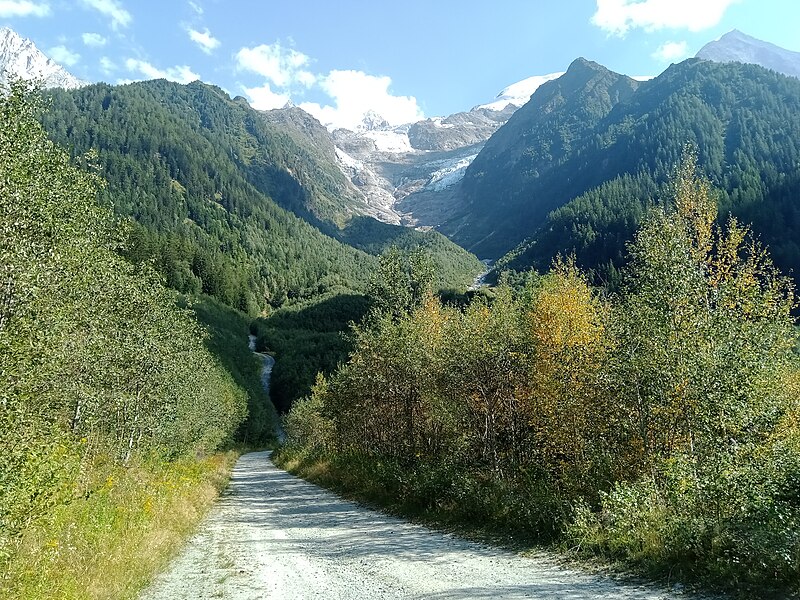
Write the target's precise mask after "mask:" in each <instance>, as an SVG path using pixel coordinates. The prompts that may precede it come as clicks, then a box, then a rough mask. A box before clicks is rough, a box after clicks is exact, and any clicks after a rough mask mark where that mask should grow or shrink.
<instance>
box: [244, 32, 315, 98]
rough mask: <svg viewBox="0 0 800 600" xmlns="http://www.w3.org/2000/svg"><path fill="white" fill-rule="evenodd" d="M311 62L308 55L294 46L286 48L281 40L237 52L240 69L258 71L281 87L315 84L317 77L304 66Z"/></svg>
mask: <svg viewBox="0 0 800 600" xmlns="http://www.w3.org/2000/svg"><path fill="white" fill-rule="evenodd" d="M309 62H310V59H309V58H308V56H306V55H305V54H303V53H302V52H298V51H297V50H294V49H293V48H284V47H283V46H281V44H280V42H275V43H274V44H271V45H268V44H261V45H260V46H256V47H255V48H242V49H241V50H239V52H237V54H236V64H237V66H238V68H239V69H240V70H243V71H252V72H253V73H258V74H259V75H262V76H263V77H265V78H266V79H267V80H269V81H270V82H272V83H273V84H274V85H275V86H277V87H279V88H288V87H289V86H291V85H292V84H294V83H299V84H301V85H303V86H305V87H310V86H311V85H313V84H314V82H315V81H316V77H315V76H314V74H313V73H311V72H310V71H308V70H307V69H305V68H304V67H306V66H307V65H308V64H309Z"/></svg>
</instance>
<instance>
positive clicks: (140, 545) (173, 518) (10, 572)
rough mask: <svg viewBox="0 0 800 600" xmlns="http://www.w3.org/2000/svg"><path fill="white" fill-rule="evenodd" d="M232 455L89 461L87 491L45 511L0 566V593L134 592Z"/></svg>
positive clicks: (188, 524) (206, 503)
mask: <svg viewBox="0 0 800 600" xmlns="http://www.w3.org/2000/svg"><path fill="white" fill-rule="evenodd" d="M238 456H239V453H238V452H234V451H229V452H226V453H224V454H216V455H213V456H210V457H207V458H203V459H189V458H186V459H181V460H178V461H175V462H172V463H167V464H164V463H161V462H159V461H156V460H153V461H149V462H147V461H145V462H140V463H139V464H136V465H134V466H129V467H127V468H124V467H119V466H111V465H102V464H99V465H94V468H93V470H92V475H91V478H90V479H91V480H90V482H89V484H88V486H87V491H86V492H85V493H84V494H83V495H80V496H78V497H76V498H74V499H73V500H72V501H71V502H69V503H68V504H65V505H60V506H57V507H55V508H53V509H52V510H51V511H49V512H48V513H46V514H45V515H44V516H43V517H42V518H41V519H39V520H38V521H37V523H36V524H34V525H33V526H32V527H30V528H29V529H28V530H27V531H25V532H24V534H23V536H22V538H21V539H20V540H19V541H18V543H17V548H16V551H15V552H14V554H13V556H12V558H11V559H10V560H9V561H8V563H7V564H5V565H0V573H2V575H1V576H0V597H2V598H19V599H21V600H28V599H30V600H34V599H35V600H46V599H49V598H53V599H56V598H57V599H59V600H71V599H76V600H77V599H81V600H84V599H87V600H100V599H124V598H134V597H136V596H137V594H138V593H139V592H140V591H141V589H142V588H143V587H144V586H145V585H146V584H147V583H148V582H149V581H150V580H151V579H152V578H153V577H154V576H155V574H156V573H158V572H159V571H160V570H162V569H163V568H164V567H165V566H166V565H167V563H168V562H169V560H170V559H171V558H172V557H173V556H174V555H175V553H176V552H177V551H178V550H179V549H180V547H181V546H182V544H183V542H184V541H185V540H186V538H187V537H188V536H189V535H190V534H191V532H192V531H193V530H194V528H195V526H196V525H197V524H198V522H199V521H200V520H201V519H202V517H203V516H204V515H205V514H206V512H207V511H208V509H209V508H210V507H211V505H212V503H213V502H214V500H215V499H216V498H217V496H218V495H219V493H220V491H221V490H222V489H224V487H225V486H226V485H227V482H228V478H229V475H230V470H231V469H232V467H233V464H234V463H235V461H236V458H238Z"/></svg>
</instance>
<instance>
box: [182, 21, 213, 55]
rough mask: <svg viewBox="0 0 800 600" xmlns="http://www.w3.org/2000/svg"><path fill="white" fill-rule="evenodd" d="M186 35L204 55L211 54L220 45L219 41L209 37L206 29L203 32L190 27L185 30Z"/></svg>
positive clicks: (209, 33) (211, 36) (209, 34)
mask: <svg viewBox="0 0 800 600" xmlns="http://www.w3.org/2000/svg"><path fill="white" fill-rule="evenodd" d="M186 33H188V34H189V39H191V40H192V41H193V42H194V43H195V44H197V46H198V47H199V48H200V50H202V51H203V52H205V53H206V54H211V53H212V52H213V51H214V50H215V49H216V48H217V47H218V46H219V44H220V42H219V40H218V39H217V38H215V37H214V36H213V35H211V32H210V31H209V30H208V27H206V28H205V31H197V30H195V29H192V28H191V27H187V28H186Z"/></svg>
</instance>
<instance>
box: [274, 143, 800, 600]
mask: <svg viewBox="0 0 800 600" xmlns="http://www.w3.org/2000/svg"><path fill="white" fill-rule="evenodd" d="M685 152H686V153H685V156H684V160H683V161H682V162H681V164H680V166H679V168H678V169H676V171H675V173H674V175H673V177H672V179H671V182H670V186H669V187H670V190H671V194H672V201H671V205H670V207H669V208H668V209H664V208H655V209H653V210H652V211H651V212H650V213H649V214H648V216H647V217H646V220H645V223H644V225H643V226H642V228H641V229H640V231H639V233H638V234H637V236H636V239H635V241H634V242H633V243H632V244H631V246H630V253H631V257H632V258H631V262H630V265H629V267H628V268H627V269H626V270H625V272H624V273H623V274H622V277H623V284H622V286H621V287H620V292H619V295H617V296H612V297H609V298H606V299H603V298H602V297H600V296H599V295H598V293H597V292H596V291H595V290H593V289H592V288H591V287H590V286H589V284H588V282H587V278H586V276H585V275H584V274H582V273H581V271H580V270H578V268H577V267H576V265H575V262H574V260H573V259H567V260H561V259H560V260H557V261H556V262H555V263H554V265H553V268H552V269H551V272H550V273H549V274H547V275H544V276H534V277H530V278H528V280H527V281H526V282H525V283H524V284H523V285H521V286H520V287H519V288H518V289H516V290H515V291H513V292H512V290H511V289H510V288H508V287H505V286H500V287H498V288H497V290H496V297H495V298H494V299H493V301H492V303H491V304H487V303H486V302H485V301H483V300H481V299H476V300H474V301H473V302H472V303H471V304H470V305H469V306H467V307H465V308H463V309H460V308H456V307H448V306H443V305H442V304H441V303H440V302H439V301H437V300H436V299H434V298H433V297H431V296H426V297H424V299H423V301H422V302H421V303H418V304H416V305H410V306H409V307H408V308H407V309H404V310H403V311H396V312H391V311H389V310H385V311H382V312H378V313H377V314H376V315H375V316H373V318H372V319H369V320H367V321H366V322H365V323H364V324H363V325H362V326H359V327H356V328H355V329H354V349H353V351H352V353H351V355H350V359H349V361H348V362H347V363H346V364H344V365H342V366H341V367H340V368H339V370H338V371H337V372H336V373H334V374H333V375H332V376H330V377H328V378H325V379H320V380H319V381H318V382H317V385H316V386H315V387H314V388H313V392H312V394H311V396H310V397H309V398H307V399H305V400H302V401H301V402H299V403H298V404H297V406H298V409H297V412H294V411H293V412H292V413H290V415H289V417H288V418H287V423H288V424H290V427H289V430H288V431H289V433H290V439H289V446H288V448H287V450H286V451H285V452H286V453H287V454H288V456H289V459H291V458H292V457H300V458H302V459H304V460H306V461H312V462H313V461H317V462H318V463H320V462H321V463H322V464H327V465H329V466H328V469H329V473H330V474H331V475H330V476H331V477H334V478H335V477H339V478H341V481H344V482H348V485H350V484H352V485H353V486H354V488H355V489H356V490H361V491H363V492H364V493H366V494H367V495H368V496H369V497H378V498H380V495H379V494H376V493H375V490H376V489H383V490H384V491H385V495H386V496H387V497H389V498H393V500H389V502H391V503H392V504H393V505H394V506H396V507H399V508H401V509H403V510H410V511H412V512H420V511H422V512H424V513H425V514H428V515H441V514H442V513H444V514H445V515H448V516H449V517H447V518H452V517H454V516H455V517H456V518H459V519H461V520H463V521H468V522H479V523H484V524H491V525H492V526H493V527H496V528H501V529H507V530H509V531H514V535H515V536H518V535H520V534H521V535H525V536H529V537H532V538H537V539H539V540H553V541H556V540H559V541H561V543H564V544H569V545H570V546H572V547H576V548H579V549H580V550H581V551H583V552H590V553H597V554H601V555H603V556H606V557H610V558H617V559H623V560H625V561H627V562H628V564H632V565H634V566H637V567H639V568H642V569H645V570H647V571H648V572H650V573H651V574H658V575H666V574H670V575H671V577H672V578H676V577H679V578H681V579H683V578H689V579H698V578H699V579H702V580H705V581H707V582H711V583H713V584H716V585H721V586H728V587H730V588H733V589H745V588H747V589H750V590H751V591H753V590H756V593H758V591H761V590H764V589H774V590H778V592H777V593H778V594H780V593H781V592H786V591H787V590H796V589H797V588H798V585H800V536H798V534H797V531H798V529H797V526H798V524H800V493H799V492H798V487H797V483H798V481H800V454H799V453H798V449H800V428H799V427H798V423H800V409H798V403H797V397H798V393H797V392H798V388H799V384H800V365H798V363H797V355H796V353H795V352H794V347H795V345H796V343H797V334H796V331H795V328H794V320H793V318H792V316H791V311H792V309H793V306H794V292H793V287H792V285H791V282H790V280H788V279H787V278H786V277H783V276H782V275H780V273H779V272H778V271H777V270H776V269H775V267H774V266H773V265H772V263H771V261H770V259H769V257H768V256H767V254H766V253H765V252H764V250H763V249H762V248H760V247H759V245H758V244H756V243H755V242H753V241H752V238H751V237H750V236H749V233H748V231H747V229H746V228H743V227H742V226H740V225H738V223H737V222H736V221H735V220H733V219H731V220H730V221H729V222H728V224H727V225H726V226H725V227H721V226H719V225H717V224H716V217H717V201H716V197H715V193H714V191H713V189H712V187H711V185H710V183H709V182H708V181H707V180H706V179H704V178H703V177H700V176H699V175H698V174H697V157H696V154H695V153H694V151H693V150H692V149H691V147H690V148H688V149H687V150H686V151H685ZM395 258H396V257H395ZM398 264H399V263H397V262H396V261H395V262H390V263H387V266H388V267H391V268H389V269H388V272H389V273H390V274H394V275H397V274H398V273H400V274H402V273H403V270H402V269H399V268H398ZM394 279H397V277H394V278H393V277H388V278H387V279H386V281H393V280H394ZM400 279H402V277H401V278H400ZM408 297H410V294H409V293H407V292H406V293H405V295H401V300H403V299H406V298H408ZM400 304H402V302H401V303H400ZM341 481H340V483H341Z"/></svg>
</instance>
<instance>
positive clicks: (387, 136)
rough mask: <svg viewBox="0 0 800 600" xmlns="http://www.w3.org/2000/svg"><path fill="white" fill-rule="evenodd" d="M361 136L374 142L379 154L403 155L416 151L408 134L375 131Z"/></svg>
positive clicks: (366, 132)
mask: <svg viewBox="0 0 800 600" xmlns="http://www.w3.org/2000/svg"><path fill="white" fill-rule="evenodd" d="M361 136H362V137H364V138H367V139H369V140H372V141H373V142H374V143H375V149H376V150H377V151H378V152H392V153H401V152H413V151H414V148H412V147H411V142H410V141H409V140H408V134H407V133H401V132H398V131H394V130H392V131H380V130H377V129H374V130H372V131H365V132H363V133H362V134H361Z"/></svg>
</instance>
